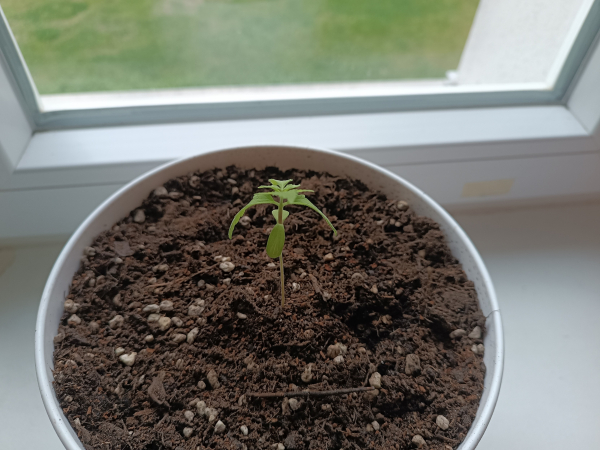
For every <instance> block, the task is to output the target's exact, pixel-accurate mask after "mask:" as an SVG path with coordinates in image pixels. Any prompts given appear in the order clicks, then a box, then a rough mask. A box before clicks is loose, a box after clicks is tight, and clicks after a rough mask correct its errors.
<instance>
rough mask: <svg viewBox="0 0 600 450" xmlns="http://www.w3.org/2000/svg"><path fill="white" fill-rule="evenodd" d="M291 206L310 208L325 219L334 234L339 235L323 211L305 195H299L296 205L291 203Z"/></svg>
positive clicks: (295, 201)
mask: <svg viewBox="0 0 600 450" xmlns="http://www.w3.org/2000/svg"><path fill="white" fill-rule="evenodd" d="M290 204H291V205H300V206H308V207H309V208H310V209H312V210H313V211H316V212H318V213H319V214H320V215H321V217H322V218H323V219H325V221H326V222H327V224H328V225H329V226H330V227H331V229H332V230H333V232H334V233H335V234H337V230H336V229H335V228H334V226H333V225H332V223H331V222H330V221H329V219H328V218H327V216H326V215H325V214H323V213H322V212H321V210H320V209H319V208H317V207H316V206H315V205H313V204H312V202H311V201H310V200H309V199H307V198H306V197H305V196H304V195H298V196H297V197H296V199H295V200H294V203H290Z"/></svg>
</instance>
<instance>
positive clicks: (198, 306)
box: [188, 299, 204, 317]
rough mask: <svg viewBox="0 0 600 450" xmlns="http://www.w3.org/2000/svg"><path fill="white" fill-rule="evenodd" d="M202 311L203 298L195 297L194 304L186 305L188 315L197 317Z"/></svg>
mask: <svg viewBox="0 0 600 450" xmlns="http://www.w3.org/2000/svg"><path fill="white" fill-rule="evenodd" d="M203 312H204V300H201V299H197V300H196V301H195V302H194V304H192V305H190V306H189V307H188V316H190V317H198V316H200V314H202V313H203Z"/></svg>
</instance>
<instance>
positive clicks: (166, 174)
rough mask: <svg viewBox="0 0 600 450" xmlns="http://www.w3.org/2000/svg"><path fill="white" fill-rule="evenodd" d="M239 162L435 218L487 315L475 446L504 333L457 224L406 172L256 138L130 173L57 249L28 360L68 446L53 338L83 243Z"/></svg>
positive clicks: (75, 444)
mask: <svg viewBox="0 0 600 450" xmlns="http://www.w3.org/2000/svg"><path fill="white" fill-rule="evenodd" d="M234 164H235V165H237V166H238V167H241V168H246V169H250V168H256V169H260V168H264V167H266V166H277V167H279V168H280V169H283V170H286V169H292V168H297V169H311V170H315V171H325V172H329V173H331V174H332V175H342V176H348V177H351V178H355V179H358V180H361V181H362V182H364V183H365V184H366V185H367V186H369V187H370V188H371V189H374V190H379V191H381V192H383V193H385V194H386V195H387V196H388V197H391V198H396V199H403V200H406V201H408V202H409V203H410V205H411V206H412V208H413V209H414V211H415V212H416V213H417V214H419V215H423V216H427V217H430V218H431V219H433V220H435V221H437V222H438V223H439V224H440V226H441V228H442V230H443V231H444V233H445V234H446V237H447V242H448V245H449V247H450V249H451V250H452V253H453V254H454V256H455V257H456V258H458V260H459V261H460V262H461V263H462V265H463V268H464V270H465V272H466V274H467V276H468V277H469V279H470V280H472V281H473V282H474V283H475V288H476V290H477V294H478V297H479V305H480V307H481V310H482V311H483V314H484V315H485V317H486V330H487V331H486V334H485V338H484V344H485V356H484V363H485V366H486V374H485V380H484V391H483V396H482V398H481V402H480V405H479V409H478V410H477V415H476V417H475V420H474V422H473V424H472V425H471V428H470V429H469V432H468V434H467V436H466V438H465V439H464V441H463V442H462V444H461V445H460V447H459V449H460V450H472V449H474V448H475V447H476V446H477V444H478V442H479V440H480V439H481V437H482V436H483V433H484V431H485V429H486V428H487V426H488V424H489V422H490V419H491V417H492V413H493V411H494V408H495V406H496V401H497V400H498V394H499V392H500V384H501V381H502V370H503V364H504V338H503V332H502V321H501V317H500V311H499V308H498V303H497V300H496V294H495V292H494V287H493V285H492V281H491V279H490V276H489V274H488V272H487V270H486V268H485V265H484V264H483V261H482V260H481V257H480V256H479V254H478V253H477V250H476V249H475V247H474V246H473V244H472V243H471V241H470V240H469V238H468V237H467V235H466V234H465V233H464V231H463V230H462V229H461V228H460V226H458V224H457V223H456V222H455V221H454V219H452V217H450V215H449V214H448V213H447V212H446V211H444V210H443V209H442V208H441V207H440V206H439V205H438V204H437V203H436V202H434V201H433V200H432V199H431V198H429V197H428V196H427V195H425V194H424V193H423V192H421V191H420V190H419V189H418V188H416V187H415V186H413V185H412V184H410V183H408V182H407V181H406V180H403V179H402V178H400V177H398V176H397V175H394V174H393V173H391V172H388V171H387V170H385V169H382V168H381V167H378V166H376V165H374V164H371V163H369V162H367V161H364V160H361V159H358V158H355V157H352V156H348V155H346V154H341V153H337V152H333V151H330V150H321V149H315V148H304V147H288V146H256V147H242V148H231V149H224V150H217V151H211V152H206V153H203V154H200V155H197V156H193V157H191V158H186V159H182V160H179V161H175V162H173V163H169V164H165V165H163V166H161V167H158V168H156V169H154V170H151V171H150V172H148V173H146V174H145V175H142V176H140V177H139V178H137V179H135V180H134V181H132V182H131V183H129V184H128V185H127V186H125V187H123V188H122V189H120V190H119V191H118V192H116V193H115V194H113V195H112V196H111V197H110V198H109V199H107V200H106V201H105V202H104V203H102V204H101V205H100V206H98V208H96V210H95V211H94V212H93V213H92V214H90V216H89V217H88V218H87V219H86V220H85V221H84V222H83V223H82V224H81V225H80V226H79V228H78V229H77V231H76V232H75V233H74V234H73V236H72V237H71V239H69V242H67V244H66V245H65V247H64V249H63V250H62V252H61V254H60V256H59V257H58V259H57V261H56V263H55V264H54V267H53V269H52V272H51V273H50V276H49V278H48V281H47V283H46V287H45V288H44V292H43V294H42V299H41V303H40V308H39V311H38V317H37V323H36V330H35V363H36V371H37V378H38V383H39V387H40V392H41V394H42V400H43V402H44V406H45V407H46V411H47V412H48V416H49V417H50V421H51V422H52V425H53V426H54V429H55V430H56V433H57V434H58V437H59V438H60V440H61V441H62V443H63V444H64V446H65V448H66V449H68V450H84V447H83V445H82V444H81V442H80V441H79V438H78V437H77V434H76V432H75V431H74V430H73V428H72V427H71V425H70V424H69V422H68V420H67V419H66V418H65V416H64V414H63V412H62V409H61V407H60V405H59V403H58V399H57V398H56V394H55V392H54V387H53V385H52V381H53V376H52V368H53V367H54V363H53V351H54V343H53V338H54V336H55V335H56V333H57V331H58V324H59V321H60V318H61V316H62V314H63V303H64V300H65V297H66V294H67V292H68V290H69V286H70V284H71V280H72V278H73V275H74V274H75V272H76V271H77V269H78V267H79V263H80V259H81V256H82V254H83V249H84V247H87V246H89V245H91V243H92V242H93V240H94V239H95V238H96V236H98V234H100V232H102V231H105V230H108V229H109V228H111V227H112V225H113V224H114V223H116V222H117V221H119V220H120V219H122V218H123V217H126V216H127V215H129V212H130V211H131V210H133V209H135V208H136V207H138V206H139V205H140V204H141V203H142V200H144V199H145V198H146V197H147V196H148V194H149V193H150V192H151V191H152V190H153V189H154V188H156V187H157V186H160V185H162V184H163V183H165V182H166V181H168V180H170V179H171V178H174V177H178V176H181V175H185V174H188V173H190V172H192V171H196V170H201V171H204V170H208V169H213V168H216V167H222V168H225V167H227V166H230V165H234Z"/></svg>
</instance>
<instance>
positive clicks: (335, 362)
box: [333, 355, 344, 365]
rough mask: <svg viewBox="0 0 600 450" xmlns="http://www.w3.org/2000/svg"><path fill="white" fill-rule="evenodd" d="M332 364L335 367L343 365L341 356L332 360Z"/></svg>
mask: <svg viewBox="0 0 600 450" xmlns="http://www.w3.org/2000/svg"><path fill="white" fill-rule="evenodd" d="M333 363H334V364H336V365H339V364H343V363H344V357H343V356H342V355H338V356H336V357H335V358H333Z"/></svg>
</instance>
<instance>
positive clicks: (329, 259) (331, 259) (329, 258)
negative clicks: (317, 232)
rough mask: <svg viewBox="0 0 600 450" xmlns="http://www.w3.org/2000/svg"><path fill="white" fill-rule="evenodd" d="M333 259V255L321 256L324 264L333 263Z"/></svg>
mask: <svg viewBox="0 0 600 450" xmlns="http://www.w3.org/2000/svg"><path fill="white" fill-rule="evenodd" d="M334 259H335V258H334V256H333V253H327V254H326V255H325V256H323V261H325V262H329V261H333V260H334Z"/></svg>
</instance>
